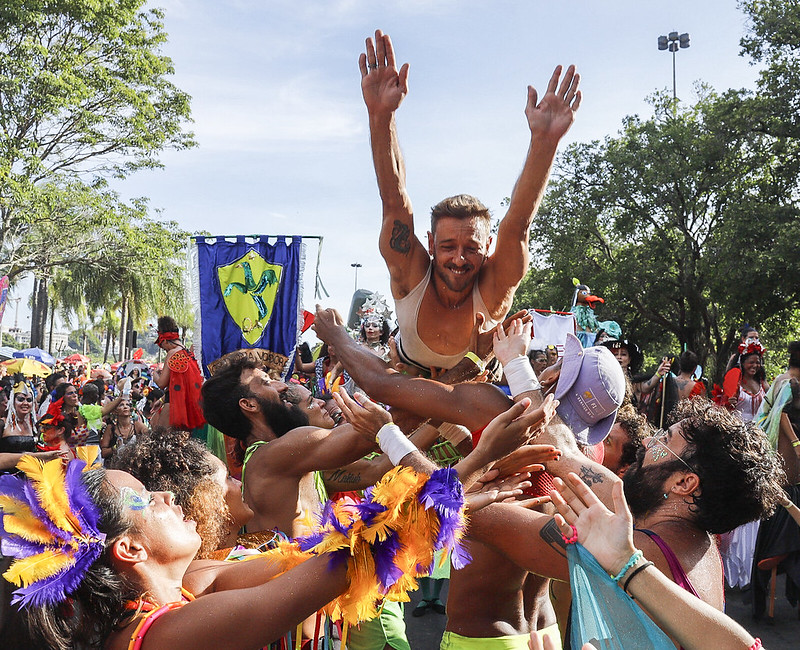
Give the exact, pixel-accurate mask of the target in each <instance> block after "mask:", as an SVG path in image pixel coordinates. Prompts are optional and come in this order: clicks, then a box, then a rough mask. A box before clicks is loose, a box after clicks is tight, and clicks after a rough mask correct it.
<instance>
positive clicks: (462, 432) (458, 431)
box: [438, 422, 472, 445]
mask: <svg viewBox="0 0 800 650" xmlns="http://www.w3.org/2000/svg"><path fill="white" fill-rule="evenodd" d="M438 431H439V434H440V435H441V436H442V438H444V439H445V440H447V441H449V442H450V443H451V444H453V445H457V444H458V443H460V442H462V441H464V440H466V439H467V438H468V437H469V436H471V435H472V434H471V433H470V431H469V429H467V427H462V426H461V425H460V424H451V423H450V422H444V423H443V424H441V425H440V426H439V429H438Z"/></svg>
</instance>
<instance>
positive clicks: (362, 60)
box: [358, 30, 408, 113]
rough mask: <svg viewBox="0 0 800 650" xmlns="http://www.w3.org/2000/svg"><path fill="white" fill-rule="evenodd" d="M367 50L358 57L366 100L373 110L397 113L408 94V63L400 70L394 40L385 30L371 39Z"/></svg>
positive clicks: (362, 91)
mask: <svg viewBox="0 0 800 650" xmlns="http://www.w3.org/2000/svg"><path fill="white" fill-rule="evenodd" d="M366 50H367V51H366V53H362V54H361V56H360V57H358V67H359V69H360V70H361V93H362V94H363V95H364V103H365V104H366V105H367V110H368V111H369V112H370V113H381V112H387V113H393V112H394V111H396V110H397V109H398V108H399V107H400V104H402V103H403V99H405V96H406V94H407V93H408V63H404V64H403V66H402V67H401V68H400V70H399V71H398V70H397V65H396V63H395V59H394V48H393V47H392V39H390V38H389V36H388V35H387V34H384V33H383V32H381V30H377V31H376V32H375V40H374V41H373V40H372V39H371V38H368V39H367V45H366Z"/></svg>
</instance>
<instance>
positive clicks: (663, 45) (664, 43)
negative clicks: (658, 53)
mask: <svg viewBox="0 0 800 650" xmlns="http://www.w3.org/2000/svg"><path fill="white" fill-rule="evenodd" d="M689 45H690V42H689V34H688V33H686V32H684V33H683V34H680V35H679V34H678V32H670V33H669V35H668V36H663V35H662V36H659V37H658V49H659V50H669V51H670V52H672V113H673V115H674V114H675V113H676V112H677V110H678V86H677V83H676V75H675V53H676V52H677V51H678V48H681V49H685V48H687V47H689Z"/></svg>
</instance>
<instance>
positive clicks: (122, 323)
mask: <svg viewBox="0 0 800 650" xmlns="http://www.w3.org/2000/svg"><path fill="white" fill-rule="evenodd" d="M127 324H128V299H127V297H125V296H123V297H122V308H121V313H120V318H119V361H122V360H123V359H124V358H125V327H126V326H127Z"/></svg>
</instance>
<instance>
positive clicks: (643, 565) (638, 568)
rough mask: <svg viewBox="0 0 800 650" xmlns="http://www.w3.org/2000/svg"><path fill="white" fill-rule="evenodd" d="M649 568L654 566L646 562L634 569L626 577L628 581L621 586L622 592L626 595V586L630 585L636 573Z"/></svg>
mask: <svg viewBox="0 0 800 650" xmlns="http://www.w3.org/2000/svg"><path fill="white" fill-rule="evenodd" d="M649 566H655V565H654V564H653V563H652V562H650V561H649V560H648V561H647V562H645V563H644V564H642V565H641V566H637V567H636V569H635V570H634V571H633V572H631V574H630V575H629V576H628V579H627V580H626V581H625V584H624V585H622V591H624V592H625V593H628V585H629V584H630V583H631V580H633V579H634V578H635V577H636V574H637V573H639V572H641V571H644V570H645V569H646V568H647V567H649Z"/></svg>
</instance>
